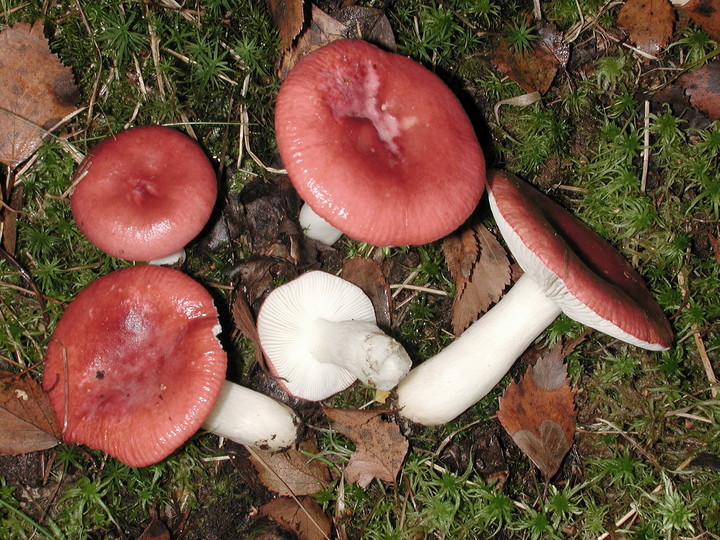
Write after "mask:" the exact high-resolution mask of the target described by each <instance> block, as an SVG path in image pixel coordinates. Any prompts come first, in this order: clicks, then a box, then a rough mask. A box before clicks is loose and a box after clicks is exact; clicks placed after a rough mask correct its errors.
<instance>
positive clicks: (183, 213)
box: [71, 126, 217, 261]
mask: <svg viewBox="0 0 720 540" xmlns="http://www.w3.org/2000/svg"><path fill="white" fill-rule="evenodd" d="M75 176H76V180H79V182H78V184H77V186H76V187H75V191H74V192H73V194H72V197H71V203H72V211H73V216H74V217H75V221H76V222H77V225H78V228H79V229H80V231H82V233H83V234H84V235H85V236H86V237H87V238H88V240H90V242H91V243H92V244H94V245H95V246H97V247H98V248H99V249H101V250H103V251H104V252H105V253H108V254H109V255H112V256H114V257H119V258H121V259H126V260H134V261H150V260H154V259H159V258H162V257H165V256H167V255H170V254H171V253H175V252H177V251H179V250H181V249H182V248H183V247H185V245H186V244H187V243H188V242H189V241H190V240H192V239H193V238H194V237H195V236H197V234H198V233H199V232H200V231H201V230H202V229H203V227H204V226H205V224H206V223H207V221H208V219H209V218H210V214H211V213H212V209H213V206H214V205H215V198H216V196H217V180H216V177H215V171H214V169H213V167H212V164H211V163H210V161H209V160H208V158H207V156H206V155H205V153H204V152H203V150H202V148H200V146H199V145H198V144H197V143H196V142H195V141H194V140H192V139H191V138H190V137H188V136H187V135H184V134H182V133H181V132H179V131H177V130H175V129H172V128H168V127H163V126H140V127H136V128H131V129H128V130H126V131H122V132H120V133H118V134H117V135H115V136H113V137H111V138H109V139H106V140H104V141H103V142H101V143H100V144H98V145H97V146H95V148H93V149H92V151H91V152H90V153H89V154H88V156H87V157H86V158H85V160H84V161H83V162H82V163H81V165H80V167H79V168H78V171H77V173H76V175H75Z"/></svg>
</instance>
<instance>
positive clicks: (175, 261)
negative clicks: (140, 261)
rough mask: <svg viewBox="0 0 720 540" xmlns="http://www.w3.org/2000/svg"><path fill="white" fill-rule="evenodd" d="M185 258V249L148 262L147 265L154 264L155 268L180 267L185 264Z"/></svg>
mask: <svg viewBox="0 0 720 540" xmlns="http://www.w3.org/2000/svg"><path fill="white" fill-rule="evenodd" d="M185 256H186V254H185V249H184V248H181V249H179V250H178V251H176V252H175V253H171V254H170V255H165V256H164V257H160V258H159V259H153V260H152V261H149V264H155V265H157V266H180V265H181V264H183V263H184V262H185Z"/></svg>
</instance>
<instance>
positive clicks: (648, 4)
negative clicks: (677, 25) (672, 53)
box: [617, 0, 675, 56]
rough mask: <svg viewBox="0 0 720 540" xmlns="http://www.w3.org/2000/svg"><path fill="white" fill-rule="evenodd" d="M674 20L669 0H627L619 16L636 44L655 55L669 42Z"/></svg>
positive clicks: (622, 25) (621, 23) (620, 23)
mask: <svg viewBox="0 0 720 540" xmlns="http://www.w3.org/2000/svg"><path fill="white" fill-rule="evenodd" d="M674 21H675V13H674V11H673V9H672V6H671V5H670V2H669V1H668V0H627V1H626V2H625V4H623V7H622V8H620V13H618V18H617V22H618V24H619V25H620V26H621V27H622V28H624V29H625V31H626V32H627V33H628V35H629V36H630V40H631V41H632V42H633V43H634V44H635V46H636V47H637V48H638V49H640V50H641V51H643V52H645V53H647V54H651V55H653V56H656V55H657V54H658V53H660V51H662V50H663V49H664V48H665V46H666V45H667V44H668V43H669V41H670V38H671V37H672V34H673V25H674Z"/></svg>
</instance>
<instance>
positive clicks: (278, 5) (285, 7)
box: [267, 0, 305, 50]
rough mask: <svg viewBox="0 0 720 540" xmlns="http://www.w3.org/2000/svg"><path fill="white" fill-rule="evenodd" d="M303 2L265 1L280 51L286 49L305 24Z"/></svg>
mask: <svg viewBox="0 0 720 540" xmlns="http://www.w3.org/2000/svg"><path fill="white" fill-rule="evenodd" d="M303 4H304V2H303V0H267V7H268V11H269V12H270V18H271V19H272V20H273V22H274V23H275V27H276V28H277V29H278V37H279V45H280V49H283V50H284V49H287V48H288V47H290V45H292V42H293V40H294V39H295V38H296V37H297V36H298V34H300V32H301V31H302V29H303V25H304V23H305V7H304V5H303Z"/></svg>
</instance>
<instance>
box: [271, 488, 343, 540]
mask: <svg viewBox="0 0 720 540" xmlns="http://www.w3.org/2000/svg"><path fill="white" fill-rule="evenodd" d="M260 515H261V516H265V517H268V518H270V519H272V520H273V521H274V522H275V523H278V524H280V525H281V526H283V527H284V528H286V529H288V530H290V531H292V532H294V533H295V534H296V535H297V537H298V539H299V540H323V539H329V538H330V533H331V531H332V524H331V523H330V519H329V518H328V517H327V515H326V514H325V512H323V511H322V508H320V506H319V505H318V503H316V502H315V500H314V499H313V498H312V497H309V496H303V497H297V498H295V499H293V498H290V497H278V498H277V499H274V500H272V501H270V502H269V503H267V504H265V505H263V506H262V507H260Z"/></svg>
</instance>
